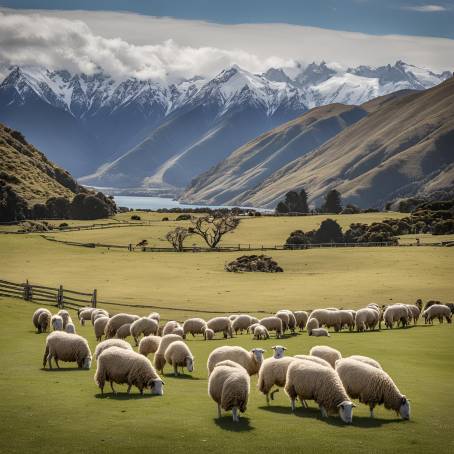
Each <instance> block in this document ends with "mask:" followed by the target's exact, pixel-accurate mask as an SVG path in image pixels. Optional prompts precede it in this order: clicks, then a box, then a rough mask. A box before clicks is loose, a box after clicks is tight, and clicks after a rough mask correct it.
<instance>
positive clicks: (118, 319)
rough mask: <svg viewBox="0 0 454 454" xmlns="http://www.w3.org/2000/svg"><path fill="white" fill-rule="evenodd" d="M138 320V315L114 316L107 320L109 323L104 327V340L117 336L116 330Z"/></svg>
mask: <svg viewBox="0 0 454 454" xmlns="http://www.w3.org/2000/svg"><path fill="white" fill-rule="evenodd" d="M138 318H139V316H138V315H132V314H124V313H120V314H116V315H114V316H113V317H111V318H109V321H108V322H107V325H106V330H105V335H106V339H109V338H111V337H114V336H115V334H117V330H118V328H120V326H122V325H124V324H126V323H133V322H135V321H136V320H137V319H138Z"/></svg>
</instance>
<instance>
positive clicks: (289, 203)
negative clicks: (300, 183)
mask: <svg viewBox="0 0 454 454" xmlns="http://www.w3.org/2000/svg"><path fill="white" fill-rule="evenodd" d="M276 213H280V214H282V213H309V206H308V204H307V193H306V191H305V190H304V189H300V191H299V192H297V191H289V192H287V194H285V199H284V200H283V201H281V202H279V203H278V204H277V207H276Z"/></svg>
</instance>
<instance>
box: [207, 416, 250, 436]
mask: <svg viewBox="0 0 454 454" xmlns="http://www.w3.org/2000/svg"><path fill="white" fill-rule="evenodd" d="M214 423H215V424H216V425H217V426H218V427H220V428H221V429H223V430H228V431H229V432H248V431H250V430H254V427H252V426H251V424H250V421H249V418H248V417H247V416H240V420H239V422H233V420H232V415H231V414H229V415H225V416H222V417H220V418H215V419H214Z"/></svg>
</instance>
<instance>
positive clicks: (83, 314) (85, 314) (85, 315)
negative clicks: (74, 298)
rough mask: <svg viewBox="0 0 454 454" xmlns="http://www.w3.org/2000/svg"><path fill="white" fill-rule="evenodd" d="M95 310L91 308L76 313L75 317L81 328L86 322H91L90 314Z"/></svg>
mask: <svg viewBox="0 0 454 454" xmlns="http://www.w3.org/2000/svg"><path fill="white" fill-rule="evenodd" d="M94 310H95V308H93V307H89V308H86V309H84V310H81V311H80V312H79V311H78V314H77V316H78V317H79V322H80V324H81V325H82V326H84V325H85V322H86V321H87V320H91V313H92V312H93V311H94Z"/></svg>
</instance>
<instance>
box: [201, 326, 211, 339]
mask: <svg viewBox="0 0 454 454" xmlns="http://www.w3.org/2000/svg"><path fill="white" fill-rule="evenodd" d="M203 338H204V339H205V340H213V339H214V331H213V330H212V329H211V328H207V329H206V330H205V331H204V332H203Z"/></svg>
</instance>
